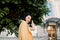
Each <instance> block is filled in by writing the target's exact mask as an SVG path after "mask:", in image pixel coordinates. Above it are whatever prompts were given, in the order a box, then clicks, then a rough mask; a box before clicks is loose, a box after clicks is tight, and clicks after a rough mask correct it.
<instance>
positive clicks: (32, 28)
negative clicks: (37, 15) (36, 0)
mask: <svg viewBox="0 0 60 40" xmlns="http://www.w3.org/2000/svg"><path fill="white" fill-rule="evenodd" d="M31 26H32V27H31V30H35V24H34V22H33V20H32V24H31Z"/></svg>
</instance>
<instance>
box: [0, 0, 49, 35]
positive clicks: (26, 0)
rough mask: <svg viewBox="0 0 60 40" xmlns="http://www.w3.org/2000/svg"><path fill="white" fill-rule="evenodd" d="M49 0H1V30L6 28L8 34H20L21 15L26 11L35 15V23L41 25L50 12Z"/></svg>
mask: <svg viewBox="0 0 60 40" xmlns="http://www.w3.org/2000/svg"><path fill="white" fill-rule="evenodd" d="M46 3H47V0H0V32H2V31H4V30H5V28H6V29H7V30H8V34H12V33H15V34H16V36H17V34H18V28H19V24H20V22H21V21H20V16H22V15H23V14H24V13H26V12H30V13H31V14H32V15H33V20H34V22H35V24H37V25H40V24H41V23H42V22H43V21H42V19H43V16H45V15H46V14H48V12H49V9H48V8H47V6H46Z"/></svg>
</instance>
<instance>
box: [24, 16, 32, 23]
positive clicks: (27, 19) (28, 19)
mask: <svg viewBox="0 0 60 40" xmlns="http://www.w3.org/2000/svg"><path fill="white" fill-rule="evenodd" d="M25 20H26V21H27V22H28V23H29V22H30V21H31V16H30V15H28V16H26V18H25Z"/></svg>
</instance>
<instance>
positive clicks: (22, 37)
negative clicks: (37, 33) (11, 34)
mask: <svg viewBox="0 0 60 40" xmlns="http://www.w3.org/2000/svg"><path fill="white" fill-rule="evenodd" d="M18 40H33V36H32V33H31V30H30V28H29V25H28V24H27V23H26V22H25V21H22V22H21V24H20V26H19V32H18Z"/></svg>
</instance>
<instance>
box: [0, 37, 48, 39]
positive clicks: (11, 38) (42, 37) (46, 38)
mask: <svg viewBox="0 0 60 40" xmlns="http://www.w3.org/2000/svg"><path fill="white" fill-rule="evenodd" d="M0 40H18V38H16V37H0ZM34 40H47V37H34Z"/></svg>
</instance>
